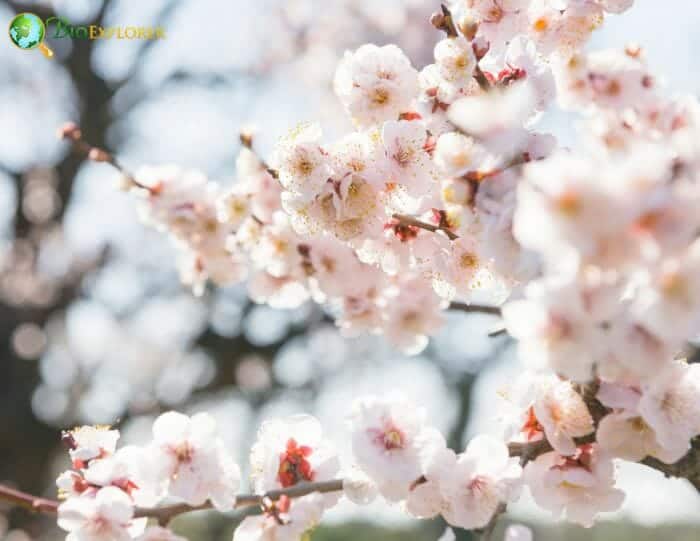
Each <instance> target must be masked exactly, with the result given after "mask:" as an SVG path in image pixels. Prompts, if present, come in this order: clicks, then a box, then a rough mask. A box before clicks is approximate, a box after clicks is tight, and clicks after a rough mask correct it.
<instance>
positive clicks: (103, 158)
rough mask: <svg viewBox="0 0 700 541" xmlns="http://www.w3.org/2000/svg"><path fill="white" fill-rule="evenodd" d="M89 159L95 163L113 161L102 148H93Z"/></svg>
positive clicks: (89, 153)
mask: <svg viewBox="0 0 700 541" xmlns="http://www.w3.org/2000/svg"><path fill="white" fill-rule="evenodd" d="M88 159H89V160H92V161H93V162H108V161H111V159H112V156H110V154H109V153H108V152H107V151H105V150H102V149H101V148H91V149H90V152H88Z"/></svg>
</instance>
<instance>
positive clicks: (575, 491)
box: [524, 445, 624, 527]
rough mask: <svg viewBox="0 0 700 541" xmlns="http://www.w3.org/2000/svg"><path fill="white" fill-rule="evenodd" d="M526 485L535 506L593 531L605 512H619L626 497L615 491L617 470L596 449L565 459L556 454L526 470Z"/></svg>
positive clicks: (545, 456) (581, 450) (539, 459)
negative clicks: (597, 518)
mask: <svg viewBox="0 0 700 541" xmlns="http://www.w3.org/2000/svg"><path fill="white" fill-rule="evenodd" d="M524 478H525V482H526V483H527V485H528V487H529V488H530V492H531V493H532V496H533V498H534V499H535V502H536V503H537V504H538V505H539V506H541V507H543V508H545V509H547V510H549V511H551V512H552V513H553V514H554V516H555V517H559V516H561V515H562V514H566V519H567V520H568V521H570V522H574V523H576V524H580V525H581V526H585V527H590V526H592V525H593V523H594V521H595V519H596V517H597V516H598V514H599V513H601V512H606V511H615V510H617V509H618V508H619V507H620V505H622V501H623V500H624V493H623V492H622V491H621V490H619V489H617V488H615V467H614V465H613V462H612V460H611V458H610V457H609V456H606V455H604V454H603V453H601V451H600V449H599V448H598V447H597V446H595V445H585V446H581V447H579V449H578V451H577V452H576V454H575V455H573V456H569V457H563V456H561V455H559V454H557V453H556V452H554V451H552V452H549V453H545V454H543V455H540V456H539V457H537V458H536V459H535V460H534V461H532V462H529V463H528V465H527V466H526V467H525V473H524Z"/></svg>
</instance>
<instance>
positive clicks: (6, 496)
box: [0, 485, 59, 515]
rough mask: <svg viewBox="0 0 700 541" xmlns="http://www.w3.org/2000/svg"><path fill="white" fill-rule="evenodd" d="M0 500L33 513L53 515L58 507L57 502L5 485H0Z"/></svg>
mask: <svg viewBox="0 0 700 541" xmlns="http://www.w3.org/2000/svg"><path fill="white" fill-rule="evenodd" d="M0 501H3V502H8V503H10V504H12V505H14V506H16V507H23V508H24V509H28V510H29V511H32V512H34V513H43V514H45V515H54V514H56V510H57V509H58V505H59V502H57V501H56V500H47V499H45V498H40V497H39V496H33V495H32V494H27V493H26V492H22V491H21V490H15V489H14V488H10V487H8V486H6V485H0Z"/></svg>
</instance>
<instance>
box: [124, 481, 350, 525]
mask: <svg viewBox="0 0 700 541" xmlns="http://www.w3.org/2000/svg"><path fill="white" fill-rule="evenodd" d="M341 490H343V481H342V479H334V480H332V481H320V482H318V483H301V484H298V485H295V486H293V487H291V488H287V489H283V490H271V491H270V492H267V493H265V494H240V495H239V496H237V497H236V503H235V505H234V508H235V509H241V508H245V507H253V506H259V507H261V506H263V502H264V501H265V500H272V501H276V500H279V499H280V498H281V497H282V496H287V497H288V498H300V497H301V496H306V495H307V494H313V493H314V492H318V493H320V494H324V493H328V492H339V491H341ZM211 508H212V504H211V503H210V502H206V503H205V504H203V505H200V506H196V507H193V506H191V505H187V504H175V505H169V506H165V507H156V508H154V509H137V510H136V512H135V513H134V516H135V517H150V518H155V519H156V520H157V521H158V523H159V524H161V525H165V524H168V523H169V522H170V521H171V520H172V519H173V518H175V517H176V516H178V515H182V514H183V513H189V512H191V511H203V510H205V509H211Z"/></svg>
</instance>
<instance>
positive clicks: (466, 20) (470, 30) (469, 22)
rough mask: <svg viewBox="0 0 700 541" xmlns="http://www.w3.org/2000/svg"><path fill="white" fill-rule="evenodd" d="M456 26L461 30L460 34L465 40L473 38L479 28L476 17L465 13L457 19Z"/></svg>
mask: <svg viewBox="0 0 700 541" xmlns="http://www.w3.org/2000/svg"><path fill="white" fill-rule="evenodd" d="M457 28H458V29H459V31H460V32H462V34H463V35H464V37H465V38H467V40H469V41H471V40H473V39H474V37H475V36H476V33H477V31H478V30H479V23H478V22H476V19H474V18H473V17H469V16H468V15H465V16H464V17H462V18H461V19H460V20H459V23H458V24H457Z"/></svg>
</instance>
